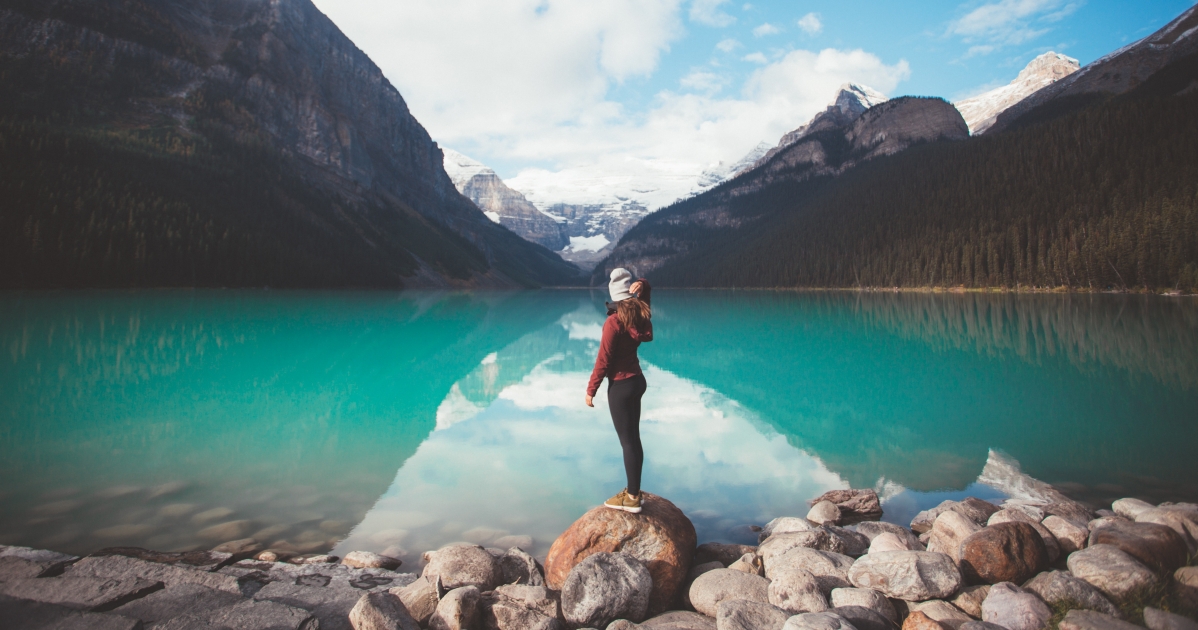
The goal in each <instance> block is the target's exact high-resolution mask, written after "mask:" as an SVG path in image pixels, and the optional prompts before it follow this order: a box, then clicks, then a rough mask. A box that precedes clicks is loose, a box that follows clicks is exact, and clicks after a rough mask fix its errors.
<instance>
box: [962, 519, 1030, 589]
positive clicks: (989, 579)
mask: <svg viewBox="0 0 1198 630" xmlns="http://www.w3.org/2000/svg"><path fill="white" fill-rule="evenodd" d="M1047 566H1048V551H1047V550H1046V549H1045V548H1044V540H1043V539H1042V538H1041V537H1040V533H1039V532H1037V531H1036V529H1035V528H1034V527H1032V526H1031V525H1030V524H1028V523H1018V522H1014V523H999V524H997V525H991V526H990V527H986V528H984V529H982V530H980V531H978V532H976V533H974V534H971V535H970V536H969V537H968V538H966V539H965V540H964V541H963V542H962V543H961V573H962V574H963V575H964V576H965V579H966V580H967V581H969V582H970V583H973V584H981V583H986V584H997V583H999V582H1014V583H1016V584H1022V583H1024V582H1026V581H1027V580H1029V579H1031V577H1032V576H1034V575H1036V574H1037V573H1039V572H1040V571H1042V570H1044V569H1045V568H1046V567H1047Z"/></svg>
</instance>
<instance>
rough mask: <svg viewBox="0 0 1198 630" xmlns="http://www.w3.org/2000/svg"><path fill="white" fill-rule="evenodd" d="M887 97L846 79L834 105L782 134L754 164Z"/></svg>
mask: <svg viewBox="0 0 1198 630" xmlns="http://www.w3.org/2000/svg"><path fill="white" fill-rule="evenodd" d="M886 100H887V99H886V97H885V96H884V95H883V94H882V93H880V92H877V91H876V90H873V89H872V88H869V87H866V86H863V85H857V84H855V83H846V84H844V85H842V86H840V91H839V92H837V93H836V99H835V100H833V101H832V104H831V105H828V108H827V109H826V110H824V111H822V112H820V113H818V114H816V115H815V116H814V117H812V119H811V121H810V122H808V123H807V124H805V125H803V126H801V127H799V128H798V129H795V130H794V131H791V132H790V133H787V134H786V135H784V136H782V139H781V140H779V141H778V146H776V147H774V148H773V149H771V150H769V151H767V152H766V153H765V155H763V156H761V157H760V158H758V159H757V161H756V162H754V163H753V164H752V168H756V167H758V166H762V165H763V164H765V163H766V162H768V161H770V159H772V158H773V157H774V156H775V155H777V154H778V153H779V152H781V151H783V150H784V149H786V148H787V147H789V146H791V145H793V144H795V143H796V142H798V141H799V140H802V139H803V138H805V137H807V136H810V135H811V134H814V133H817V132H820V131H824V130H826V129H836V128H838V127H844V126H846V125H849V124H852V123H853V122H855V121H856V120H857V119H858V118H860V117H861V114H864V113H865V110H867V109H869V108H871V107H873V106H874V105H880V104H882V103H885V102H886ZM744 170H748V169H744ZM740 172H744V171H743V170H742V171H740ZM737 174H738V175H739V174H740V173H737Z"/></svg>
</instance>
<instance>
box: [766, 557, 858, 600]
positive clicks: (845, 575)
mask: <svg viewBox="0 0 1198 630" xmlns="http://www.w3.org/2000/svg"><path fill="white" fill-rule="evenodd" d="M851 566H853V559H852V558H850V557H848V556H846V555H843V554H839V553H833V552H831V551H818V550H816V549H808V548H806V547H795V548H794V549H791V550H789V551H787V552H786V553H784V554H782V555H780V556H776V557H774V558H773V559H772V560H770V562H768V563H767V564H766V565H765V576H766V577H767V578H770V579H771V580H772V579H774V577H775V576H778V575H781V574H783V573H785V572H787V571H792V570H795V569H801V570H803V571H807V572H809V573H811V574H812V575H814V576H815V581H816V583H817V584H819V587H820V590H821V591H822V592H823V593H824V595H825V596H829V595H831V594H832V589H834V588H843V587H846V586H851V584H850V583H849V567H851Z"/></svg>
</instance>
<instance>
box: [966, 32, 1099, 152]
mask: <svg viewBox="0 0 1198 630" xmlns="http://www.w3.org/2000/svg"><path fill="white" fill-rule="evenodd" d="M1078 67H1079V66H1078V63H1077V60H1076V59H1074V58H1072V57H1066V56H1065V55H1062V54H1059V53H1055V52H1046V53H1044V54H1043V55H1040V56H1039V57H1036V58H1035V59H1033V60H1032V61H1031V62H1030V63H1028V64H1027V66H1026V67H1024V69H1023V70H1022V71H1020V73H1019V76H1017V77H1015V80H1014V81H1011V82H1010V83H1008V84H1006V85H1004V86H1002V87H999V88H995V89H993V90H990V91H989V92H986V93H984V94H979V95H977V96H974V97H972V98H967V99H965V100H963V101H960V102H958V103H955V105H956V106H957V109H958V110H960V112H961V115H962V116H964V117H965V123H966V124H968V125H969V132H970V133H972V134H980V133H984V132H985V131H986V130H987V129H989V128H990V127H991V126H992V125H993V124H994V122H995V120H997V119H998V115H999V114H1001V113H1003V112H1004V111H1006V110H1007V109H1008V108H1010V107H1011V106H1012V105H1014V104H1016V103H1018V102H1019V101H1022V100H1023V99H1025V98H1027V97H1028V96H1031V95H1032V94H1034V93H1036V92H1037V91H1039V90H1041V89H1043V88H1045V87H1047V86H1049V85H1052V84H1053V83H1056V82H1057V81H1060V80H1061V79H1064V78H1065V77H1067V76H1069V75H1071V74H1073V73H1074V72H1077V69H1078Z"/></svg>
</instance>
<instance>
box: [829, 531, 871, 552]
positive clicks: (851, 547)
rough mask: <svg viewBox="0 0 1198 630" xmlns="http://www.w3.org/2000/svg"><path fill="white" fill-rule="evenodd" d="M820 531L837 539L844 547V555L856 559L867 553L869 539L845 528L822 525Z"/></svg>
mask: <svg viewBox="0 0 1198 630" xmlns="http://www.w3.org/2000/svg"><path fill="white" fill-rule="evenodd" d="M820 529H823V530H825V531H827V532H828V533H829V534H831V535H832V536H834V537H836V538H839V539H840V542H841V543H842V544H843V545H844V552H843V553H844V555H846V556H851V557H853V558H856V557H858V556H862V555H865V553H866V552H867V551H869V542H870V541H869V539H868V538H866V537H865V535H864V534H859V533H857V532H856V531H853V530H851V529H849V528H847V527H837V526H835V525H824V526H823V527H821V528H820Z"/></svg>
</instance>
